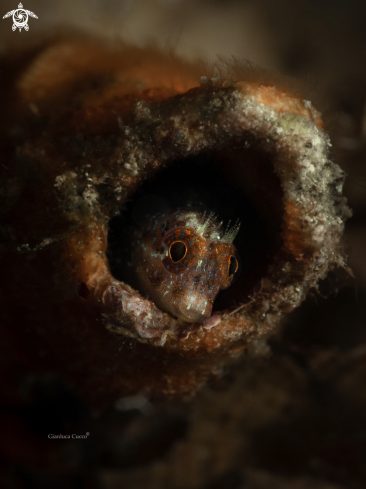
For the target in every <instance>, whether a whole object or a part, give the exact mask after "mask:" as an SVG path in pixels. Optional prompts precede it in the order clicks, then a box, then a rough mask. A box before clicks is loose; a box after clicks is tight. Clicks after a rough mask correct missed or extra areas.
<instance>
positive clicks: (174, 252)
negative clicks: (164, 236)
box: [169, 241, 188, 263]
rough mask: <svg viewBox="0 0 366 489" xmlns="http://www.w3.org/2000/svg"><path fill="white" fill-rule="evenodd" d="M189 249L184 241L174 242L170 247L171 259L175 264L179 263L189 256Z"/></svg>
mask: <svg viewBox="0 0 366 489" xmlns="http://www.w3.org/2000/svg"><path fill="white" fill-rule="evenodd" d="M187 253H188V248H187V245H186V244H185V243H184V242H183V241H174V242H173V243H172V244H171V245H170V246H169V258H170V259H171V260H172V262H173V263H179V262H181V261H182V260H184V258H185V257H186V256H187Z"/></svg>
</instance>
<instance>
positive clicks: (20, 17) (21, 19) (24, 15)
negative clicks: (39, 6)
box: [3, 3, 38, 32]
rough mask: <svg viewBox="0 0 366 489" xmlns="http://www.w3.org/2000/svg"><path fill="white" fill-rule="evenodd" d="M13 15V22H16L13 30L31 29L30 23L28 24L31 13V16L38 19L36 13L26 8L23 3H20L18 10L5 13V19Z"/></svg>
mask: <svg viewBox="0 0 366 489" xmlns="http://www.w3.org/2000/svg"><path fill="white" fill-rule="evenodd" d="M11 15H12V16H13V22H14V24H13V26H12V29H13V31H15V30H16V29H17V28H18V29H19V32H20V31H21V30H22V29H23V28H24V29H25V30H26V31H27V30H29V25H28V16H29V15H30V16H31V17H34V18H35V19H38V17H37V16H36V14H34V13H33V12H31V11H30V10H25V9H24V8H23V5H22V4H21V3H20V4H19V5H18V8H17V9H16V10H11V11H10V12H8V13H7V14H5V15H4V17H3V19H6V18H8V17H10V16H11Z"/></svg>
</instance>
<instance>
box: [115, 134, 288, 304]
mask: <svg viewBox="0 0 366 489" xmlns="http://www.w3.org/2000/svg"><path fill="white" fill-rule="evenodd" d="M271 159H272V154H271V152H270V151H268V148H266V147H265V146H264V143H263V144H261V143H254V142H251V141H250V138H248V139H246V140H245V141H242V142H237V143H232V144H230V145H227V147H224V148H222V149H220V150H219V151H209V150H207V151H203V152H201V153H199V154H198V155H194V156H190V157H188V158H184V159H181V160H175V161H172V162H171V164H170V165H169V166H167V167H165V168H164V169H162V170H160V171H158V172H156V173H154V174H151V175H149V176H148V178H147V179H146V180H145V181H144V182H143V183H142V184H141V186H140V187H139V189H138V191H137V192H136V193H135V194H134V195H133V196H132V197H131V199H130V200H129V201H128V202H127V203H126V206H125V208H124V209H123V210H122V211H121V214H120V215H119V216H117V217H114V218H112V219H111V221H110V223H109V235H108V250H107V255H108V259H109V263H110V269H111V272H112V274H113V276H114V277H115V278H116V279H117V280H119V281H122V282H125V283H128V284H129V285H131V286H132V287H134V288H136V289H138V284H137V280H136V277H135V276H134V269H133V267H131V266H130V263H131V253H132V250H131V245H130V244H131V235H132V233H133V230H134V227H135V226H138V225H139V219H140V218H139V215H140V210H139V209H140V208H141V205H140V203H141V202H147V204H146V205H147V207H149V212H151V207H153V206H154V199H155V200H156V202H158V203H159V205H161V202H164V203H166V205H167V208H169V209H174V208H176V207H178V206H180V207H184V206H185V205H187V204H188V203H192V204H193V205H194V204H195V203H198V202H200V203H203V204H204V205H205V206H206V207H207V208H208V210H209V211H210V212H214V213H215V215H217V216H218V220H219V221H223V222H224V224H223V228H225V227H226V225H227V224H228V222H229V221H231V224H232V225H233V224H234V222H235V221H236V220H237V219H239V220H240V222H241V227H240V231H239V233H238V235H237V236H236V238H235V240H234V244H235V246H236V248H237V251H238V254H239V257H240V261H241V273H240V275H239V277H238V279H237V280H236V281H235V282H234V283H233V284H232V285H231V286H230V287H229V288H228V289H226V290H222V291H221V292H220V293H219V294H218V296H217V298H216V300H215V303H214V308H213V310H214V311H215V310H216V311H218V310H233V309H235V308H236V307H238V306H239V305H241V304H243V303H244V302H246V301H248V300H250V295H251V294H252V293H253V292H254V291H256V290H259V289H260V286H261V280H262V278H263V277H264V276H265V274H266V271H267V269H268V266H269V265H270V263H271V262H272V260H273V257H274V256H275V253H276V251H278V249H279V248H280V246H281V221H282V215H283V206H282V191H281V187H280V182H279V179H278V177H277V176H276V174H275V173H274V171H273V166H272V163H271ZM136 209H138V211H136Z"/></svg>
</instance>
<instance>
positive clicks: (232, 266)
mask: <svg viewBox="0 0 366 489" xmlns="http://www.w3.org/2000/svg"><path fill="white" fill-rule="evenodd" d="M238 268H239V263H238V260H237V259H236V258H235V256H234V255H231V256H230V259H229V277H231V276H232V275H234V273H235V272H237V271H238Z"/></svg>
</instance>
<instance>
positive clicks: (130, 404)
mask: <svg viewBox="0 0 366 489" xmlns="http://www.w3.org/2000/svg"><path fill="white" fill-rule="evenodd" d="M16 4H17V0H6V1H5V0H2V1H1V3H0V7H1V12H2V13H1V17H2V16H3V15H4V14H5V13H6V12H7V11H9V10H13V9H15V8H17V7H16ZM23 5H24V8H26V9H28V10H31V11H33V12H34V13H35V14H36V15H37V16H38V19H32V18H30V20H29V26H30V29H29V31H28V32H24V31H22V32H19V31H18V30H17V31H16V32H13V31H12V30H11V25H12V20H11V19H4V20H1V23H0V50H2V51H3V50H6V44H7V43H8V42H15V41H16V42H17V43H24V44H25V45H26V43H27V42H28V40H30V39H32V36H36V35H37V36H38V35H39V34H40V32H42V31H44V32H49V31H50V30H52V29H53V28H54V27H55V26H59V25H68V26H72V27H75V28H78V29H83V30H86V31H88V32H95V33H97V34H98V35H105V36H106V37H108V38H112V39H113V38H121V37H122V38H123V39H125V40H126V41H128V42H131V43H135V44H139V45H144V44H146V43H151V42H154V43H157V44H158V45H159V46H161V47H162V48H163V49H166V48H172V47H173V48H174V49H175V50H176V52H177V53H178V54H180V55H181V56H183V57H186V58H188V59H192V58H195V57H197V56H199V57H203V58H209V59H214V58H215V56H216V55H217V54H220V55H225V56H232V55H233V56H236V57H239V58H247V59H250V60H251V61H254V62H255V63H258V64H260V65H261V66H263V67H265V68H268V69H273V70H276V71H280V72H283V73H285V74H287V75H292V76H296V77H299V78H301V79H305V80H307V82H308V84H309V86H310V87H311V89H312V90H314V91H315V92H317V94H318V95H317V98H318V99H320V100H321V101H323V102H322V103H321V105H322V107H320V110H322V109H324V112H325V115H326V119H327V120H328V131H329V132H330V134H331V138H332V142H333V148H332V152H333V155H332V156H333V159H334V160H335V161H336V162H337V163H339V164H340V165H341V166H342V167H343V168H344V169H345V170H346V172H347V173H348V178H347V181H346V186H345V194H346V196H347V198H348V199H349V204H350V206H351V207H352V208H353V212H354V216H353V217H352V218H351V219H350V220H349V221H348V223H347V227H346V239H347V243H348V245H347V246H348V253H349V256H350V258H349V264H350V266H351V268H352V269H353V272H354V275H355V279H354V280H346V278H345V276H346V274H344V275H342V274H338V275H337V276H332V277H330V278H329V279H328V280H327V281H325V283H324V284H323V285H322V289H321V290H322V295H323V296H324V297H322V296H321V295H320V294H318V293H315V292H314V293H313V294H311V295H310V297H309V298H308V300H307V301H306V302H305V303H304V304H303V305H302V306H301V307H300V308H299V309H297V310H296V311H294V313H293V314H291V315H290V316H289V317H288V319H287V320H286V322H285V324H284V325H283V327H282V329H281V330H280V331H278V332H276V334H275V336H274V337H273V338H272V339H270V340H269V344H270V347H271V353H270V350H269V349H268V350H266V351H263V352H262V353H263V355H262V357H257V358H254V359H253V358H248V357H247V356H244V357H243V358H242V359H241V360H240V362H239V364H238V365H237V367H235V368H233V369H232V371H230V372H228V373H227V375H226V376H225V377H224V378H223V379H222V380H221V381H218V382H216V383H215V384H213V385H210V386H207V387H206V388H204V389H203V390H202V391H201V392H200V393H199V394H198V395H197V396H196V397H195V398H194V399H192V400H189V401H188V400H183V401H182V400H176V401H159V402H150V401H149V400H148V399H146V398H145V396H144V393H143V392H142V393H139V394H138V395H137V396H136V397H133V398H124V399H121V400H120V401H119V402H118V403H117V404H116V405H115V406H112V407H110V408H109V409H107V410H106V411H104V412H95V413H94V412H89V411H88V409H87V408H86V407H85V406H83V405H82V403H81V402H80V401H79V400H78V399H77V396H75V395H74V394H73V393H71V392H69V390H68V389H67V387H65V386H63V385H61V384H59V383H58V381H57V379H55V378H53V377H52V375H50V376H48V377H47V376H45V377H44V378H43V379H42V380H41V381H40V382H38V383H37V384H35V385H34V386H32V387H31V388H30V389H31V390H32V392H31V397H32V399H33V402H32V405H31V406H30V407H28V408H27V409H24V410H23V411H21V412H19V413H16V414H17V415H19V416H20V418H21V419H22V422H24V423H25V425H26V426H27V429H29V431H30V432H31V433H32V434H36V435H37V437H38V438H39V440H41V442H40V445H39V446H34V445H32V443H31V442H30V443H29V444H28V445H27V443H25V444H24V445H23V446H21V447H19V446H15V447H14V446H9V447H8V450H9V453H11V454H12V455H13V456H12V457H11V459H12V460H13V461H12V462H11V463H4V464H3V465H2V468H1V473H0V475H1V480H0V485H2V486H3V487H10V488H12V487H14V488H23V487H24V488H28V487H29V488H46V487H51V486H52V487H60V488H61V487H62V488H69V487H70V488H79V487H88V488H89V487H90V488H94V487H95V488H103V489H112V488H126V489H129V488H140V487H141V488H144V489H155V488H159V489H160V488H167V489H170V488H172V489H173V488H174V489H191V488H192V489H196V488H197V489H209V488H211V489H216V488H217V489H218V488H225V489H239V488H242V489H262V488H263V489H264V488H268V489H269V488H271V489H276V488H284V489H286V488H289V489H290V488H291V489H292V488H294V489H305V488H309V489H310V488H312V489H313V488H314V489H317V488H319V489H336V488H348V487H349V488H364V487H366V394H365V392H366V390H365V387H366V166H365V158H366V113H365V100H366V27H365V21H366V4H365V3H364V2H360V1H354V0H350V1H336V0H332V1H330V0H323V1H315V0H313V1H294V0H281V1H270V0H258V1H253V0H252V1H244V0H242V1H241V0H226V1H224V0H222V1H220V0H160V1H158V0H120V1H112V0H104V1H97V0H92V1H84V0H78V1H77V2H75V1H74V2H72V1H71V0H67V1H66V0H63V1H61V0H60V1H49V0H44V1H36V0H26V1H25V2H24V4H23ZM65 430H67V432H69V433H71V432H75V433H79V434H84V433H86V432H88V433H90V435H89V436H88V438H87V440H70V441H65V442H64V443H60V444H59V457H60V459H62V464H59V467H58V465H57V463H55V461H52V460H51V461H50V460H48V458H47V456H46V453H47V444H52V443H58V442H57V441H54V440H48V438H47V435H48V434H49V433H55V434H59V433H62V432H64V431H65ZM0 436H1V433H0ZM32 440H33V438H32ZM37 450H38V452H39V453H40V454H41V455H40V456H39V457H38V458H37V457H36V458H35V457H33V456H31V455H34V454H35V453H38V452H37ZM9 453H7V454H6V455H8V454H9ZM5 458H8V457H5Z"/></svg>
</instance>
